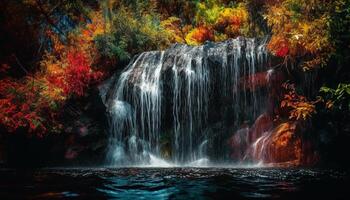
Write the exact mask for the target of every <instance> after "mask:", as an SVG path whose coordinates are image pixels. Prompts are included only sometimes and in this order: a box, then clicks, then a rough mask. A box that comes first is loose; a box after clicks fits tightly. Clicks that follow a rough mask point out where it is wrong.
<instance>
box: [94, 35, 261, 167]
mask: <svg viewBox="0 0 350 200" xmlns="http://www.w3.org/2000/svg"><path fill="white" fill-rule="evenodd" d="M267 62H268V53H267V50H266V39H260V40H259V39H249V38H241V37H239V38H236V39H230V40H227V41H225V42H220V43H211V42H207V43H206V44H204V45H202V46H188V45H183V44H175V45H173V46H171V47H170V48H169V49H166V50H165V51H150V52H144V53H141V54H139V55H137V56H135V58H134V59H133V60H132V61H131V62H130V64H129V65H128V66H127V67H126V69H125V70H124V71H123V72H121V74H120V75H115V76H114V77H113V78H111V79H110V80H108V81H107V82H106V84H105V85H103V87H101V88H100V92H101V96H102V98H103V101H104V103H105V104H106V107H107V109H108V115H109V119H110V121H109V124H110V134H111V136H110V141H109V147H108V155H107V159H108V162H109V164H111V165H141V164H152V161H154V160H162V159H163V160H166V161H162V162H167V163H173V164H176V165H186V164H188V163H197V164H198V162H199V163H200V164H202V163H203V162H204V161H205V163H207V161H210V160H213V159H214V160H222V161H225V160H226V159H227V158H228V154H229V153H228V151H227V148H225V145H226V144H227V140H228V138H229V136H230V134H232V133H233V132H234V131H235V130H237V129H238V128H240V126H242V124H244V123H249V122H252V120H254V119H255V118H257V117H258V116H259V114H261V113H262V112H263V111H264V110H265V109H266V101H267V95H266V91H264V88H260V87H259V85H258V84H256V82H259V81H261V80H258V79H259V76H255V75H256V74H258V73H259V72H265V71H267V68H266V63H267ZM265 77H266V78H268V76H265ZM215 126H219V127H220V129H222V130H224V131H223V133H222V134H218V133H215V134H212V133H213V130H214V129H215V128H214V127H215ZM215 141H217V143H219V144H222V147H220V148H219V147H217V146H215V145H216V144H217V143H216V142H215ZM217 149H219V150H217ZM163 164H164V163H163Z"/></svg>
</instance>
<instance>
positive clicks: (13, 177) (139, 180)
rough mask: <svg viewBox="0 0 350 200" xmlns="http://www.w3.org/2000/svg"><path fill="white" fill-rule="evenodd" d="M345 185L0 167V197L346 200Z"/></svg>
mask: <svg viewBox="0 0 350 200" xmlns="http://www.w3.org/2000/svg"><path fill="white" fill-rule="evenodd" d="M349 183H350V182H349V179H348V174H347V173H346V172H344V171H338V170H320V169H272V168H248V169H244V168H240V169H239V168H114V169H113V168H92V169H90V168H89V169H88V168H84V169H82V168H79V169H40V170H35V171H15V170H5V169H2V170H0V199H70V198H71V199H87V198H89V199H227V198H230V199H256V198H259V199H260V198H263V199H276V198H277V199H278V198H283V199H286V198H287V199H297V198H299V199H302V198H303V199H305V198H312V199H317V198H322V199H324V198H328V199H347V198H346V197H348V196H349V193H350V190H349V185H350V184H349Z"/></svg>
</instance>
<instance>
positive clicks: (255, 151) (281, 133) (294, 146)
mask: <svg viewBox="0 0 350 200" xmlns="http://www.w3.org/2000/svg"><path fill="white" fill-rule="evenodd" d="M267 119H268V117H266V116H265V115H262V116H260V117H259V118H258V119H257V120H256V122H255V124H254V125H253V126H252V127H251V128H247V131H246V132H247V133H248V134H247V135H248V136H249V134H251V135H254V136H258V137H253V139H252V140H250V141H249V140H248V139H246V141H249V142H247V144H246V145H245V146H244V147H247V148H246V151H245V152H243V153H242V155H243V158H244V159H245V160H249V161H253V162H260V163H263V164H265V165H270V166H301V165H303V166H305V165H313V164H315V163H316V162H317V160H318V156H317V155H316V154H315V153H314V148H313V147H312V145H311V142H310V141H309V140H307V139H306V138H305V137H303V134H305V133H304V131H303V129H301V128H300V127H301V125H299V124H298V122H295V121H289V122H284V123H280V124H277V125H273V124H272V122H271V121H269V120H267ZM236 135H239V133H236V134H235V135H234V137H233V139H234V141H235V142H236V143H235V144H236V145H237V144H239V142H237V140H235V136H236ZM247 138H249V137H247ZM250 138H252V137H250ZM242 155H241V157H242ZM234 156H236V155H234Z"/></svg>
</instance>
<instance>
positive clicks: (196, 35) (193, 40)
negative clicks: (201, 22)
mask: <svg viewBox="0 0 350 200" xmlns="http://www.w3.org/2000/svg"><path fill="white" fill-rule="evenodd" d="M213 39H214V34H213V31H212V30H211V29H210V28H208V27H205V26H199V27H197V28H194V29H193V30H192V31H191V32H190V33H189V34H188V35H187V36H186V41H187V43H188V44H191V45H199V44H202V43H203V42H205V41H207V40H208V41H212V40H213Z"/></svg>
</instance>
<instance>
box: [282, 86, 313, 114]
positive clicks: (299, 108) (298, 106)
mask: <svg viewBox="0 0 350 200" xmlns="http://www.w3.org/2000/svg"><path fill="white" fill-rule="evenodd" d="M282 86H283V88H284V89H285V90H286V93H285V95H284V97H283V100H282V102H281V108H287V109H288V110H289V119H293V120H307V119H309V118H310V117H311V116H312V114H314V113H316V109H315V105H314V104H315V103H316V102H310V101H308V100H307V99H306V97H304V96H302V95H298V94H297V93H296V91H295V86H294V85H293V84H288V83H284V84H283V85H282Z"/></svg>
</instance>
